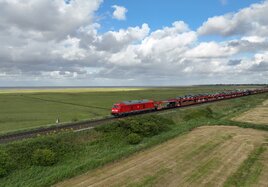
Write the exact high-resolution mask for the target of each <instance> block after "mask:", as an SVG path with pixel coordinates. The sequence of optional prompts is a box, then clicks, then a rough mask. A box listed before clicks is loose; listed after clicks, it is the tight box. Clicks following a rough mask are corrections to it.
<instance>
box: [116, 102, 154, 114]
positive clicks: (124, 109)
mask: <svg viewBox="0 0 268 187" xmlns="http://www.w3.org/2000/svg"><path fill="white" fill-rule="evenodd" d="M155 109H156V106H155V102H154V101H153V100H147V99H144V100H133V101H123V102H120V103H116V104H114V105H113V108H112V112H111V114H112V115H114V116H122V115H128V114H133V113H141V112H146V111H152V110H155Z"/></svg>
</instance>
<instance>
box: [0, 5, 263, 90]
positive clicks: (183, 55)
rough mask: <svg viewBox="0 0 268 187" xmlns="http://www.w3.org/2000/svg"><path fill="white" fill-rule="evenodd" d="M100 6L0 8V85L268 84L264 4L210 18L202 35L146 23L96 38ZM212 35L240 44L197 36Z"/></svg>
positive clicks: (176, 26) (177, 25) (184, 27)
mask: <svg viewBox="0 0 268 187" xmlns="http://www.w3.org/2000/svg"><path fill="white" fill-rule="evenodd" d="M101 3H102V0H91V1H84V0H70V1H68V3H65V2H64V1H62V0H54V1H45V0H39V1H36V0H25V1H19V0H0V41H1V45H0V85H2V86H4V85H6V86H10V83H11V82H12V85H14V86H16V85H35V86H40V85H70V84H72V85H95V86H100V85H116V86H120V85H178V84H210V83H234V81H236V83H262V82H263V81H265V80H267V79H268V53H267V51H268V36H267V33H266V32H265V31H264V29H265V28H266V27H267V24H266V20H265V19H264V18H265V17H263V19H261V15H262V16H265V14H266V9H265V7H266V4H267V3H266V2H263V3H260V4H254V5H252V6H250V7H248V8H245V9H242V10H240V11H238V12H237V13H232V14H227V15H223V16H218V17H213V18H210V19H208V21H207V22H205V23H204V24H203V26H201V27H200V28H199V29H198V30H197V31H195V30H191V29H190V28H189V26H188V25H187V23H185V22H183V21H174V22H173V23H172V24H171V25H170V26H164V27H163V28H160V29H157V30H151V29H150V25H149V24H146V23H144V24H142V25H138V26H133V27H128V28H124V29H118V30H113V31H106V32H99V30H100V28H101V25H100V23H97V20H96V19H95V14H96V11H97V10H98V8H99V6H100V4H101ZM114 8H115V7H114ZM116 9H117V8H115V11H116ZM123 15H124V16H125V13H123ZM124 16H123V17H124ZM254 16H255V17H254ZM119 17H120V16H119ZM245 17H246V18H247V19H245ZM121 18H122V15H121ZM255 18H256V19H255ZM257 18H258V19H257ZM254 20H255V21H254ZM253 22H254V24H253ZM240 24H242V25H241V27H239V26H240ZM245 28H247V29H245ZM210 34H219V35H223V36H232V35H239V36H238V37H231V38H232V39H228V38H227V39H225V40H224V41H220V42H219V41H213V40H211V41H200V35H210Z"/></svg>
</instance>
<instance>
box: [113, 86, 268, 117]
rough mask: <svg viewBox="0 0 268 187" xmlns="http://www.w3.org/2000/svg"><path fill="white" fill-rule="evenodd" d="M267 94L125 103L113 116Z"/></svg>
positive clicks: (231, 93)
mask: <svg viewBox="0 0 268 187" xmlns="http://www.w3.org/2000/svg"><path fill="white" fill-rule="evenodd" d="M265 92H268V88H261V89H252V90H233V91H224V92H218V93H213V94H197V95H185V96H182V97H176V98H172V99H167V100H160V101H154V100H149V99H144V100H132V101H124V102H120V103H116V104H114V105H113V107H112V112H111V114H112V115H113V116H117V117H119V116H126V115H130V114H137V113H144V112H150V111H156V110H164V109H170V108H177V107H182V106H188V105H194V104H200V103H206V102H212V101H218V100H224V99H230V98H236V97H242V96H247V95H253V94H258V93H265Z"/></svg>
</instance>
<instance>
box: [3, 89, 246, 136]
mask: <svg viewBox="0 0 268 187" xmlns="http://www.w3.org/2000/svg"><path fill="white" fill-rule="evenodd" d="M236 88H240V89H244V88H245V87H234V86H191V87H172V88H73V89H71V88H70V89H36V90H31V89H26V90H20V89H1V90H0V106H1V107H0V114H1V115H0V134H3V133H7V132H10V131H16V130H23V129H28V128H34V127H39V126H46V125H48V124H55V121H56V119H57V118H59V119H60V121H61V122H70V121H77V120H82V119H92V118H100V117H103V116H107V115H110V110H111V106H112V105H113V104H114V103H115V102H120V101H125V100H133V99H167V98H172V97H176V96H180V95H185V94H192V93H207V92H215V91H219V90H224V89H236Z"/></svg>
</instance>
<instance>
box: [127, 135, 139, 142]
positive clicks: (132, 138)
mask: <svg viewBox="0 0 268 187" xmlns="http://www.w3.org/2000/svg"><path fill="white" fill-rule="evenodd" d="M141 141H142V137H141V136H140V135H138V134H136V133H131V134H129V135H128V136H127V142H128V143H129V144H138V143H140V142H141Z"/></svg>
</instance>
